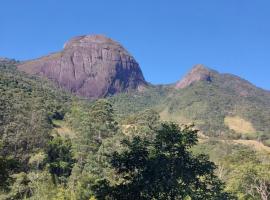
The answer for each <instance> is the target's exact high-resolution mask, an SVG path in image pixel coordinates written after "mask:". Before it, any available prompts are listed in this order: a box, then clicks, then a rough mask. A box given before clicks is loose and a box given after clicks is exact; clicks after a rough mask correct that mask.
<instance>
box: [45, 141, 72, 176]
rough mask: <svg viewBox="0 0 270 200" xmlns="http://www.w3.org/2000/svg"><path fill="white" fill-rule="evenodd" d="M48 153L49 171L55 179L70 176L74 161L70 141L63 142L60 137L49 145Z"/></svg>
mask: <svg viewBox="0 0 270 200" xmlns="http://www.w3.org/2000/svg"><path fill="white" fill-rule="evenodd" d="M46 153H47V163H48V164H49V171H50V173H51V174H52V175H53V177H54V178H57V177H62V178H65V177H68V176H70V174H71V170H72V167H73V164H74V160H73V158H72V152H71V141H70V140H69V139H66V140H63V139H62V138H61V137H59V136H57V137H55V138H54V139H53V140H51V141H50V142H49V143H48V147H47V149H46ZM55 180H56V179H55Z"/></svg>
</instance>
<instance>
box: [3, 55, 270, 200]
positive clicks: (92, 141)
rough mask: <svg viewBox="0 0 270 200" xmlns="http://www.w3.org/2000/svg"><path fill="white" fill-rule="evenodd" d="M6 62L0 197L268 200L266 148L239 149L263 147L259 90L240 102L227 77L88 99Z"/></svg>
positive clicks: (264, 100) (263, 99)
mask: <svg viewBox="0 0 270 200" xmlns="http://www.w3.org/2000/svg"><path fill="white" fill-rule="evenodd" d="M15 65H16V62H15V61H7V60H5V62H2V64H1V66H0V72H1V73H0V93H1V95H0V108H1V109H0V110H1V112H0V136H1V138H0V139H1V145H0V178H1V182H0V183H1V184H0V188H1V191H0V199H3V200H4V199H5V200H13V199H33V200H40V199H44V200H60V199H68V200H75V199H78V200H79V199H80V200H81V199H82V200H89V199H92V200H94V199H215V200H219V199H268V198H269V184H270V173H269V169H270V165H269V163H270V155H269V154H270V151H269V150H268V149H267V147H266V146H265V148H264V149H262V148H253V147H252V146H250V145H246V143H245V141H248V140H246V139H253V140H252V141H254V142H258V143H259V141H264V143H265V144H267V139H268V136H269V124H268V123H267V121H268V118H269V113H268V112H269V110H268V106H269V105H268V98H269V97H268V93H267V92H265V91H263V90H257V89H256V88H254V91H252V95H251V96H248V97H245V98H243V97H239V95H238V94H237V93H236V92H235V91H234V90H228V88H232V87H233V86H234V84H233V81H235V80H236V79H235V78H232V80H231V81H230V83H231V84H233V85H224V84H223V81H224V80H221V79H217V80H216V81H214V79H213V81H212V82H208V81H200V82H197V83H194V84H192V85H190V86H189V87H186V88H183V89H181V90H176V89H175V88H174V86H173V85H169V86H148V87H147V88H145V89H144V90H143V91H140V92H139V91H137V92H134V93H126V94H124V93H123V94H119V95H117V96H113V97H109V98H107V99H98V100H96V101H89V100H86V99H80V98H78V97H75V96H73V95H71V94H69V93H66V92H64V91H63V90H61V89H60V88H58V87H57V86H55V85H54V84H53V83H51V82H49V81H48V80H45V79H41V78H39V77H32V76H29V75H26V74H24V73H22V72H19V71H17V70H16V67H15ZM224 78H225V79H226V80H228V77H226V76H224ZM229 78H231V76H229ZM253 93H254V94H253ZM233 108H234V109H233ZM247 111H248V112H247ZM236 114H237V117H238V118H235V117H236V116H235V115H236ZM226 117H227V118H226ZM228 117H229V118H228ZM239 118H240V119H239ZM235 119H238V120H240V122H241V123H245V122H250V124H252V128H253V129H252V128H250V127H249V128H250V129H249V131H250V130H254V132H249V131H248V132H237V131H236V130H233V129H232V127H230V126H228V125H226V123H231V121H233V122H235V121H234V120H235ZM243 119H244V120H245V121H243ZM164 120H166V121H168V120H172V121H174V122H175V123H172V122H164ZM230 120H231V121H230ZM241 120H242V121H241ZM192 122H193V123H194V124H195V127H194V126H193V125H191V123H192ZM181 124H190V125H181ZM236 127H238V126H237V124H236ZM245 127H246V126H245ZM238 128H239V127H238ZM240 128H241V127H240ZM197 129H199V131H197ZM240 130H241V129H240ZM255 130H256V131H255ZM238 139H241V140H238ZM243 141H244V142H243ZM241 142H242V144H241ZM208 156H209V157H208Z"/></svg>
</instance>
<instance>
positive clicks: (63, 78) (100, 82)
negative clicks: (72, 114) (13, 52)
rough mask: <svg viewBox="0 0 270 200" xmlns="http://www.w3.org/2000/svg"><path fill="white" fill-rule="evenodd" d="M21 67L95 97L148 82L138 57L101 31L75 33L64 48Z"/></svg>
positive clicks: (77, 92) (29, 72) (66, 87)
mask: <svg viewBox="0 0 270 200" xmlns="http://www.w3.org/2000/svg"><path fill="white" fill-rule="evenodd" d="M18 69H19V70H21V71H24V72H26V73H28V74H31V75H39V76H43V77H47V78H49V79H50V80H53V81H54V82H56V83H57V84H58V85H59V86H61V87H63V88H65V89H66V90H68V91H70V92H72V93H75V94H77V95H79V96H82V97H87V98H94V99H95V98H99V97H105V96H109V95H113V94H116V93H120V92H126V91H131V90H140V89H141V88H143V87H144V86H146V85H147V83H146V81H145V80H144V77H143V74H142V72H141V69H140V66H139V64H138V63H137V62H136V60H135V59H134V58H133V57H132V56H131V55H130V54H129V53H128V52H127V51H126V50H125V49H124V48H123V47H122V46H121V45H120V44H119V43H117V42H115V41H113V40H112V39H110V38H107V37H105V36H102V35H87V36H79V37H75V38H73V39H71V40H70V41H68V42H67V43H66V44H65V45H64V49H63V50H62V51H60V52H58V53H53V54H50V55H48V56H45V57H42V58H39V59H36V60H31V61H28V62H25V63H23V64H21V65H18Z"/></svg>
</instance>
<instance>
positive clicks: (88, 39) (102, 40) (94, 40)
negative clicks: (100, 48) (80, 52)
mask: <svg viewBox="0 0 270 200" xmlns="http://www.w3.org/2000/svg"><path fill="white" fill-rule="evenodd" d="M93 44H107V45H109V44H111V45H117V46H120V45H119V44H118V43H117V42H116V41H113V40H112V39H111V38H109V37H106V36H105V35H101V34H96V35H82V36H77V37H73V38H71V39H70V40H69V41H67V42H66V43H65V45H64V48H70V47H76V46H77V47H78V46H80V47H86V46H91V45H93Z"/></svg>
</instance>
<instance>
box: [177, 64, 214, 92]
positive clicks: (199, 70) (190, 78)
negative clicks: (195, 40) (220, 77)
mask: <svg viewBox="0 0 270 200" xmlns="http://www.w3.org/2000/svg"><path fill="white" fill-rule="evenodd" d="M216 73H217V72H215V71H214V70H211V69H208V68H207V67H205V66H204V65H202V64H198V65H195V66H194V67H193V68H192V70H191V71H190V72H189V73H188V74H187V75H186V76H185V77H184V78H183V79H181V80H180V81H178V82H177V83H176V85H175V88H176V89H182V88H185V87H187V86H190V85H192V84H193V83H195V82H198V81H208V82H211V81H212V77H213V76H214V74H216Z"/></svg>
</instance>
